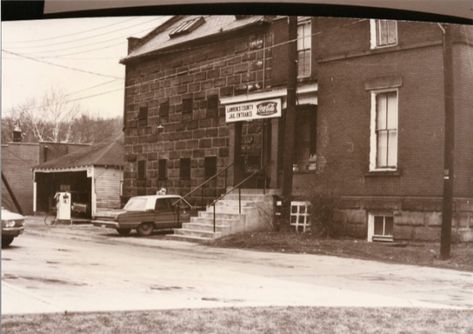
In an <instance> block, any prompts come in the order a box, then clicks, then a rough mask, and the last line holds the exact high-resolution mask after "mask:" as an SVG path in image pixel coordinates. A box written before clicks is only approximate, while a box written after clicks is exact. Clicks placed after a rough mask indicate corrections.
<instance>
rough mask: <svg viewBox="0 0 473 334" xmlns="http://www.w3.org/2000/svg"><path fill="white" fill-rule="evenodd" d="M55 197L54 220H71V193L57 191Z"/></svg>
mask: <svg viewBox="0 0 473 334" xmlns="http://www.w3.org/2000/svg"><path fill="white" fill-rule="evenodd" d="M54 198H55V199H56V209H57V213H56V220H59V221H61V220H69V221H70V220H71V193H68V192H57V193H56V195H55V196H54Z"/></svg>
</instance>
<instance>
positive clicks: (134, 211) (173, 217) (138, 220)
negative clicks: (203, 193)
mask: <svg viewBox="0 0 473 334" xmlns="http://www.w3.org/2000/svg"><path fill="white" fill-rule="evenodd" d="M191 211H192V205H190V204H189V202H187V201H186V200H185V199H184V198H182V197H181V196H179V195H148V196H134V197H131V198H130V199H129V200H128V202H127V203H126V205H125V206H124V207H123V210H121V211H118V212H115V213H114V214H113V216H112V217H109V218H108V219H101V220H94V221H93V224H94V226H100V227H107V228H114V229H116V230H117V232H118V233H120V234H121V235H128V234H129V233H130V232H131V230H134V229H136V231H137V232H138V234H139V235H140V236H148V235H150V234H151V233H152V232H153V230H155V229H168V228H180V227H181V226H182V223H183V222H186V221H189V219H190V214H191Z"/></svg>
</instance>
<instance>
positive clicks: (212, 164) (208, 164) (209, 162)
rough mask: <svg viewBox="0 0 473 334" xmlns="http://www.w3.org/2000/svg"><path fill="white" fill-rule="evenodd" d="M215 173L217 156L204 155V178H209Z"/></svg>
mask: <svg viewBox="0 0 473 334" xmlns="http://www.w3.org/2000/svg"><path fill="white" fill-rule="evenodd" d="M216 173H217V157H205V159H204V174H205V179H208V178H211V177H212V176H214V175H215V174H216Z"/></svg>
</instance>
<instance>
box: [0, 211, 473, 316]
mask: <svg viewBox="0 0 473 334" xmlns="http://www.w3.org/2000/svg"><path fill="white" fill-rule="evenodd" d="M1 257H2V262H1V264H2V293H1V298H2V303H1V305H2V310H1V311H2V313H3V314H13V313H45V312H64V311H68V312H77V311H112V310H145V309H146V310H150V309H176V308H195V307H222V306H270V305H274V306H275V305H279V306H281V305H305V306H368V307H369V306H374V307H383V306H394V307H429V308H470V309H473V273H469V272H461V271H454V270H446V269H436V268H427V267H416V266H407V265H393V264H384V263H379V262H372V261H362V260H354V259H345V258H337V257H329V256H319V255H305V254H299V255H296V254H280V253H268V252H253V251H245V250H237V249H218V248H209V247H206V246H201V245H197V244H193V243H187V242H180V241H171V240H166V239H165V238H164V237H163V235H159V234H158V235H154V236H152V237H150V238H139V237H137V236H133V235H132V236H129V237H122V236H119V235H118V234H116V233H115V232H114V231H113V230H105V229H101V228H96V227H92V226H89V225H74V226H53V227H50V226H45V225H43V224H41V223H40V222H38V221H36V220H34V219H29V220H28V221H27V225H26V229H25V233H24V234H23V235H21V236H20V237H18V238H17V239H15V240H14V241H13V244H12V246H11V247H10V248H8V249H3V250H2V253H1Z"/></svg>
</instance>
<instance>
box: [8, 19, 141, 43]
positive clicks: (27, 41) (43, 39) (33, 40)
mask: <svg viewBox="0 0 473 334" xmlns="http://www.w3.org/2000/svg"><path fill="white" fill-rule="evenodd" d="M136 18H137V17H132V18H129V19H126V20H123V21H120V22H114V23H110V24H107V25H104V26H100V27H96V28H91V29H87V30H82V31H78V32H74V33H70V34H64V35H58V36H54V37H48V38H42V39H30V40H23V41H13V42H11V43H35V42H42V41H48V40H52V39H58V38H62V37H70V36H74V35H79V34H83V33H85V32H89V31H96V30H99V29H104V28H108V27H111V26H114V25H118V24H122V23H125V22H129V21H132V20H135V19H136Z"/></svg>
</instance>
